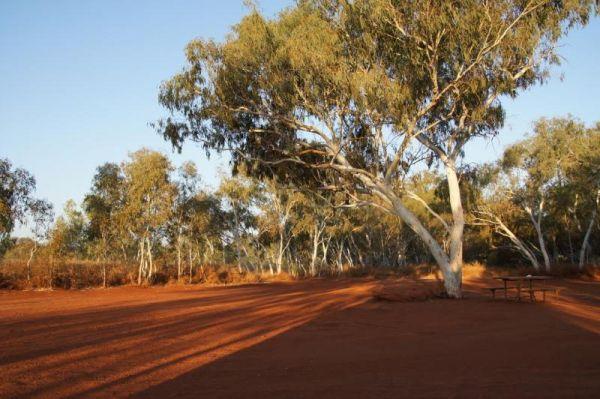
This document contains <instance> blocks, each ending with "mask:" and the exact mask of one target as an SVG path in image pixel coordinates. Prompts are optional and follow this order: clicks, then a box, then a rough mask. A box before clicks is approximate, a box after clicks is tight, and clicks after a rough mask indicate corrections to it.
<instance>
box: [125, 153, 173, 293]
mask: <svg viewBox="0 0 600 399" xmlns="http://www.w3.org/2000/svg"><path fill="white" fill-rule="evenodd" d="M130 158H131V160H130V161H129V162H126V163H124V164H123V166H122V169H123V171H124V175H125V180H124V185H125V203H124V206H123V208H122V210H121V212H120V214H119V220H120V223H123V226H124V227H125V228H126V229H127V231H128V232H129V233H130V235H131V237H132V239H134V240H135V241H136V242H137V243H138V246H139V249H138V259H139V269H138V284H141V283H142V279H143V278H146V279H148V280H150V279H152V277H153V275H154V273H155V271H156V267H155V265H154V260H153V250H152V249H153V246H154V244H155V243H156V242H157V241H159V240H161V239H162V237H164V235H165V232H166V231H165V227H166V224H167V221H168V220H169V218H170V217H171V216H172V210H173V201H174V198H175V187H174V186H173V184H172V183H171V181H170V173H171V171H172V170H173V167H172V166H171V163H170V161H169V160H168V159H167V157H165V156H164V155H163V154H161V153H158V152H155V151H150V150H147V149H142V150H139V151H136V152H134V153H133V154H131V155H130Z"/></svg>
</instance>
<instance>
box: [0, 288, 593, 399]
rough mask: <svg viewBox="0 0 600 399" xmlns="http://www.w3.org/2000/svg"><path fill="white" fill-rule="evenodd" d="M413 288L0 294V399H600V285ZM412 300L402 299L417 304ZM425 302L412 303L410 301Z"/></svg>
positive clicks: (96, 291) (217, 289)
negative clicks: (494, 292)
mask: <svg viewBox="0 0 600 399" xmlns="http://www.w3.org/2000/svg"><path fill="white" fill-rule="evenodd" d="M427 284H433V282H431V283H423V282H414V281H411V280H393V281H392V280H386V281H383V282H382V281H376V280H371V279H345V280H337V281H333V280H312V281H304V282H293V283H273V284H262V285H247V286H236V287H214V288H207V287H199V286H186V287H159V288H135V287H123V288H113V289H108V290H100V289H97V290H87V291H54V292H47V291H46V292H8V291H3V292H0V342H1V343H2V346H1V350H0V368H1V370H2V372H1V373H0V397H2V398H6V397H25V396H26V397H48V398H61V397H113V396H118V397H123V396H130V395H133V396H136V397H140V398H149V397H157V398H163V397H177V398H182V397H183V398H185V397H190V398H192V397H204V398H221V397H223V398H231V397H250V398H284V397H294V398H302V397H327V398H337V397H339V398H364V397H376V398H388V397H389V398H398V397H411V398H413V397H461V398H464V397H507V398H514V397H531V398H539V397H544V398H548V397H571V398H572V397H593V396H595V395H598V392H600V311H599V309H600V308H599V305H600V283H598V282H590V281H580V280H565V281H561V282H555V285H557V286H563V287H565V288H566V289H565V291H563V293H562V294H561V297H560V298H558V299H557V298H554V297H550V298H549V300H548V301H547V302H546V303H545V304H541V303H535V304H531V303H528V302H527V301H525V302H523V303H516V302H505V301H503V300H496V301H492V300H491V299H490V295H489V293H484V292H483V290H482V288H483V287H484V286H488V285H493V284H494V283H493V282H492V281H491V280H487V279H471V280H469V281H467V283H466V284H467V285H466V296H467V298H466V299H465V300H460V301H456V300H443V299H435V300H428V301H419V302H409V301H407V302H387V301H376V300H374V299H373V296H372V293H373V292H374V291H375V290H381V289H382V286H383V289H385V290H386V291H388V292H409V293H410V292H412V293H414V292H418V291H419V290H420V289H422V288H423V287H424V286H426V285H427ZM410 296H411V295H407V297H410ZM417 296H418V295H417Z"/></svg>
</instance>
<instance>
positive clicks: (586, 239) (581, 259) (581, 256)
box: [579, 190, 600, 270]
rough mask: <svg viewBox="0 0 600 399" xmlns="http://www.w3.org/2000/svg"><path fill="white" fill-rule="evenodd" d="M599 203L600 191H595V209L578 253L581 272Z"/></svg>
mask: <svg viewBox="0 0 600 399" xmlns="http://www.w3.org/2000/svg"><path fill="white" fill-rule="evenodd" d="M599 203H600V190H598V191H597V194H596V209H594V210H593V211H592V216H591V217H590V223H589V224H588V228H587V230H586V232H585V236H584V237H583V244H581V250H580V251H579V270H583V267H584V265H585V250H586V248H587V246H588V245H589V244H588V243H589V240H590V236H591V235H592V230H593V228H594V223H595V221H596V215H597V213H598V205H599Z"/></svg>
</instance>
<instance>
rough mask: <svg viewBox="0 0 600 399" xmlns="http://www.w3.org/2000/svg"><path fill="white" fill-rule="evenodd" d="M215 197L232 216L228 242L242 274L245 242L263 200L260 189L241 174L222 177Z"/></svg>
mask: <svg viewBox="0 0 600 399" xmlns="http://www.w3.org/2000/svg"><path fill="white" fill-rule="evenodd" d="M217 195H219V196H220V197H221V198H222V199H223V200H224V201H225V202H226V204H227V208H228V209H227V210H228V211H229V212H230V213H231V216H232V217H231V220H230V231H231V235H232V236H231V239H230V242H231V243H232V244H233V246H234V247H235V252H236V262H237V267H238V271H239V272H240V273H242V272H243V266H244V265H243V257H242V252H246V245H247V242H246V241H247V240H248V238H249V236H250V235H251V234H252V232H253V229H254V228H255V224H256V214H255V212H256V208H257V207H258V206H259V205H260V203H261V202H262V200H263V196H262V195H261V187H260V185H259V184H258V182H257V181H256V180H254V179H252V178H249V177H245V176H243V175H241V174H240V175H237V176H232V177H223V178H222V179H221V184H220V185H219V189H218V190H217Z"/></svg>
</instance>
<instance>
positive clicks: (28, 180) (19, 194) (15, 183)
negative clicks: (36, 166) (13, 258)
mask: <svg viewBox="0 0 600 399" xmlns="http://www.w3.org/2000/svg"><path fill="white" fill-rule="evenodd" d="M34 191H35V178H34V177H33V176H32V175H31V173H29V172H28V171H26V170H25V169H21V168H13V165H12V163H11V162H10V161H9V160H8V159H0V256H2V255H3V254H4V252H5V251H6V250H7V249H8V247H9V246H10V234H11V233H12V231H13V229H14V228H15V226H16V225H17V224H18V223H25V221H26V217H27V214H28V213H29V211H30V210H31V207H32V205H33V204H34V202H35V199H34V198H33V197H32V194H33V192H34Z"/></svg>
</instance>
